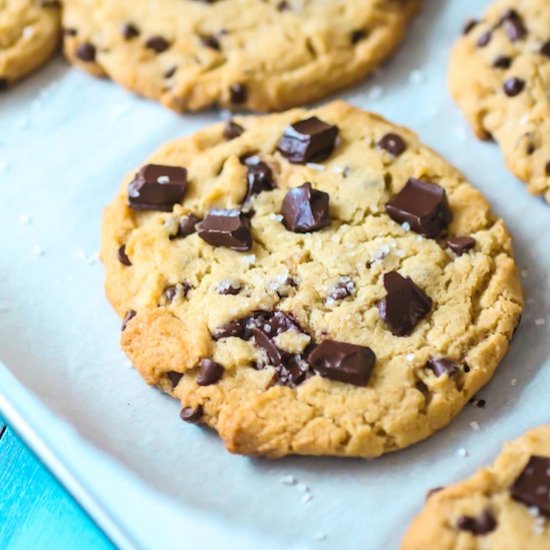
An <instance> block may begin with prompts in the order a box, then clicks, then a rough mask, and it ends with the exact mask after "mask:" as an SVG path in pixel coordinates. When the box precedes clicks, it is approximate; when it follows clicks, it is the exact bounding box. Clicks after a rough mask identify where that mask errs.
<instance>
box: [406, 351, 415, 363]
mask: <svg viewBox="0 0 550 550" xmlns="http://www.w3.org/2000/svg"><path fill="white" fill-rule="evenodd" d="M405 359H406V360H407V361H412V360H413V359H414V353H408V354H407V355H405Z"/></svg>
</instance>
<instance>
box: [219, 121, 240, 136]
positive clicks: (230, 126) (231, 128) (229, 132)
mask: <svg viewBox="0 0 550 550" xmlns="http://www.w3.org/2000/svg"><path fill="white" fill-rule="evenodd" d="M243 132H244V128H243V127H242V126H240V125H239V124H237V123H236V122H233V121H232V120H229V121H227V123H226V125H225V126H224V129H223V137H224V138H225V139H226V140H228V141H230V140H232V139H235V138H238V137H239V136H240V135H242V133H243Z"/></svg>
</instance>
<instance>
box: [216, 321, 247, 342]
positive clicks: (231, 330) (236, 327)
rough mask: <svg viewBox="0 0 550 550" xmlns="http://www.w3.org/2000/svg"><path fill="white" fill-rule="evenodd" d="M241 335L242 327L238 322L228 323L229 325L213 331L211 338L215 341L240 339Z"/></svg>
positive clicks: (242, 332)
mask: <svg viewBox="0 0 550 550" xmlns="http://www.w3.org/2000/svg"><path fill="white" fill-rule="evenodd" d="M243 334H244V327H243V324H242V323H241V322H240V321H229V323H226V324H225V325H222V326H221V327H218V328H217V329H216V330H214V332H213V333H212V338H213V339H214V340H216V341H217V340H221V339H222V338H242V337H243Z"/></svg>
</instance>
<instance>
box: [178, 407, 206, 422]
mask: <svg viewBox="0 0 550 550" xmlns="http://www.w3.org/2000/svg"><path fill="white" fill-rule="evenodd" d="M203 414H204V410H203V408H202V406H201V405H198V406H197V407H183V409H181V412H180V418H181V419H182V420H183V421H184V422H189V424H196V423H197V422H198V421H199V420H200V419H201V418H202V416H203Z"/></svg>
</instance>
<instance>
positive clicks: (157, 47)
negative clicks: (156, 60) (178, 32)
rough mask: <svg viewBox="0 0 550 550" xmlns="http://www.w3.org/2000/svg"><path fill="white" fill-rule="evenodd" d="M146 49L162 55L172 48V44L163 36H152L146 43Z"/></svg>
mask: <svg viewBox="0 0 550 550" xmlns="http://www.w3.org/2000/svg"><path fill="white" fill-rule="evenodd" d="M145 47H146V48H147V49H149V50H153V51H154V52H155V53H162V52H165V51H166V50H167V49H168V48H169V47H170V42H168V40H166V38H163V37H162V36H151V38H149V39H148V40H147V42H145Z"/></svg>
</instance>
